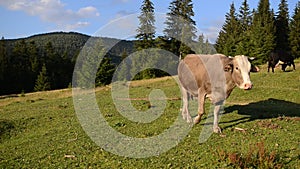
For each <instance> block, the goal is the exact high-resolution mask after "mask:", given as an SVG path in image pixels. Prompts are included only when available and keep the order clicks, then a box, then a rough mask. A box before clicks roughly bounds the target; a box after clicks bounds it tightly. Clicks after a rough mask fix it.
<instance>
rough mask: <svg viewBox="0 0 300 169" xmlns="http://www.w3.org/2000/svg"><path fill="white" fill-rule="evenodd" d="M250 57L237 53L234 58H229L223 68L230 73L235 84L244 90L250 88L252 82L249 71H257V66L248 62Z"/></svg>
mask: <svg viewBox="0 0 300 169" xmlns="http://www.w3.org/2000/svg"><path fill="white" fill-rule="evenodd" d="M250 59H253V58H248V57H247V56H244V55H238V56H235V57H234V58H230V61H229V62H228V63H227V65H225V67H224V69H225V71H227V72H230V73H231V77H232V79H233V81H234V82H235V84H236V85H237V86H238V87H239V88H241V89H244V90H250V89H251V88H252V82H251V80H250V72H258V71H259V69H258V67H256V66H254V65H252V64H251V63H250V61H249V60H250Z"/></svg>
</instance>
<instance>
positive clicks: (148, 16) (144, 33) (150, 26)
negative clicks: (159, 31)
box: [135, 0, 155, 50]
mask: <svg viewBox="0 0 300 169" xmlns="http://www.w3.org/2000/svg"><path fill="white" fill-rule="evenodd" d="M138 18H139V21H140V25H139V27H138V29H137V32H138V34H137V35H136V39H137V41H136V42H135V48H136V49H137V50H141V49H148V48H151V47H154V38H155V26H154V23H155V16H154V7H153V3H152V2H151V1H150V0H144V1H143V5H142V6H141V15H140V16H139V17H138Z"/></svg>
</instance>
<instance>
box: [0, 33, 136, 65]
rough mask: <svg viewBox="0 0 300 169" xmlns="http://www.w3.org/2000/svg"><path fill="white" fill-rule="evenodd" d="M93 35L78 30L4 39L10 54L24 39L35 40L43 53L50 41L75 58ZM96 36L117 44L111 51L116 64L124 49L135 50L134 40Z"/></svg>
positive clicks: (107, 42)
mask: <svg viewBox="0 0 300 169" xmlns="http://www.w3.org/2000/svg"><path fill="white" fill-rule="evenodd" d="M91 37H92V36H89V35H85V34H82V33H78V32H51V33H42V34H36V35H32V36H29V37H25V38H18V39H2V40H4V41H5V42H6V47H7V51H8V53H9V54H10V53H11V52H12V50H13V48H14V46H15V44H16V43H17V42H20V41H22V40H24V41H25V42H26V43H30V42H34V43H35V45H36V46H37V48H38V49H39V52H41V53H43V52H44V51H43V48H44V47H45V46H46V44H47V43H49V42H50V43H51V44H52V46H53V48H54V49H55V51H56V52H57V53H60V54H64V53H66V52H67V55H68V56H69V58H72V59H75V58H74V56H76V55H78V54H79V52H80V50H81V49H82V48H83V46H84V45H85V43H86V42H87V41H88V40H89V38H91ZM95 38H101V40H102V41H103V43H104V46H112V45H113V44H116V45H115V46H113V47H112V48H111V49H110V51H109V53H110V55H111V58H112V60H113V63H115V64H118V63H119V62H120V61H121V60H120V59H121V58H119V57H120V56H121V54H122V52H124V50H125V51H126V52H127V53H132V52H133V43H134V42H133V41H128V40H120V39H116V38H109V37H95ZM41 53H40V54H41Z"/></svg>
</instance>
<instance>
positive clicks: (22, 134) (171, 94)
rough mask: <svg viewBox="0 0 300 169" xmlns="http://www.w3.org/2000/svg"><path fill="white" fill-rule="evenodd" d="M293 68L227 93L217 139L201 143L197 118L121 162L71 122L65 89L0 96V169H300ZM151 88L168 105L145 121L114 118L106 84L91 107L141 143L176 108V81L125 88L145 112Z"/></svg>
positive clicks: (299, 99)
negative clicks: (155, 147) (149, 152)
mask: <svg viewBox="0 0 300 169" xmlns="http://www.w3.org/2000/svg"><path fill="white" fill-rule="evenodd" d="M296 65H297V67H296V69H297V70H296V71H289V70H291V68H290V67H288V69H287V70H288V72H281V70H280V69H279V68H277V69H276V70H275V73H267V70H266V66H262V67H261V71H260V72H259V73H253V74H251V80H252V82H253V83H254V88H253V89H252V90H251V91H243V90H240V89H238V88H236V89H234V91H233V92H232V94H231V96H230V97H229V99H228V100H227V101H226V105H225V109H224V113H223V115H222V118H221V120H220V123H219V124H220V127H221V128H222V131H223V135H218V134H213V135H211V137H209V139H208V140H207V141H206V142H204V143H201V144H200V143H199V134H200V132H201V130H202V128H203V125H204V121H205V119H206V118H208V117H204V119H203V120H202V121H201V123H200V124H198V125H195V126H193V127H192V129H191V131H190V132H189V133H188V135H187V136H186V137H185V138H184V139H183V140H182V141H181V142H179V143H178V145H177V146H175V147H174V148H172V149H170V150H169V151H167V152H165V153H162V154H160V155H158V156H154V157H149V158H138V159H136V158H128V157H122V156H118V155H115V154H112V153H110V152H107V151H105V150H104V149H102V148H101V147H99V146H97V145H96V144H95V143H94V142H93V141H92V140H91V139H90V138H89V137H88V136H87V134H86V133H85V132H84V131H83V129H82V127H81V125H80V123H79V121H78V119H77V116H76V113H75V110H74V107H73V100H72V91H71V89H64V90H57V91H48V92H37V93H28V94H23V95H14V96H13V95H12V96H7V97H0V168H300V60H296ZM153 89H161V90H163V91H164V92H165V95H166V97H167V98H170V99H168V100H167V104H166V109H165V111H164V112H163V114H162V115H161V116H160V117H159V118H158V119H156V120H154V121H153V122H151V123H146V124H140V123H137V122H132V121H130V120H128V119H126V118H124V117H123V116H122V115H121V114H119V113H118V112H117V110H116V108H115V106H114V103H113V102H112V99H111V90H110V86H106V87H102V88H97V89H96V98H97V103H98V105H99V108H100V110H101V113H102V114H103V116H104V117H105V119H106V121H107V122H108V123H109V124H110V126H111V127H112V128H114V129H116V130H117V131H119V132H121V133H123V134H125V135H128V136H132V137H139V138H147V137H151V136H155V135H159V134H160V133H161V132H163V131H164V130H165V129H168V127H169V126H170V125H172V123H173V122H174V120H175V119H176V118H177V116H178V115H179V113H180V108H181V100H180V99H178V98H180V90H179V88H178V86H177V83H176V82H175V80H173V79H172V78H171V77H165V78H159V79H153V80H142V81H135V82H132V83H131V84H130V96H131V98H134V99H133V100H132V101H131V102H132V104H133V105H134V107H135V108H136V109H138V110H141V111H145V110H147V109H149V107H151V105H150V103H149V101H148V100H147V99H143V98H147V97H148V95H149V94H150V92H151V91H152V90H153ZM191 102H192V103H191V105H192V107H195V106H196V105H197V103H196V100H193V101H191ZM209 108H210V104H209V101H208V100H207V103H206V110H207V112H208V110H209ZM191 109H192V110H191V114H192V116H195V115H196V111H195V110H194V109H193V108H191ZM206 115H207V113H206Z"/></svg>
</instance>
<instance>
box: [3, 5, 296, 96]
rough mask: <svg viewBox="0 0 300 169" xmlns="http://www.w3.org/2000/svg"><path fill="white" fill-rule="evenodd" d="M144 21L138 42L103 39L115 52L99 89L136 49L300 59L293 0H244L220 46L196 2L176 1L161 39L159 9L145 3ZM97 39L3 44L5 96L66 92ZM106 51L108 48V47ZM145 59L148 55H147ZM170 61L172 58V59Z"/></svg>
mask: <svg viewBox="0 0 300 169" xmlns="http://www.w3.org/2000/svg"><path fill="white" fill-rule="evenodd" d="M140 10H141V12H140V15H139V17H138V20H139V23H140V24H139V26H138V28H137V30H136V32H137V34H136V37H135V40H130V41H129V40H119V39H114V38H104V37H93V38H98V39H99V40H101V42H102V43H103V48H105V46H111V44H115V43H116V45H114V47H113V48H111V49H109V50H108V51H107V52H106V54H105V56H104V59H103V60H102V62H101V63H100V64H99V68H98V72H97V75H96V79H95V82H96V83H95V84H96V86H101V85H107V84H109V83H110V82H111V79H112V76H113V73H114V70H115V69H116V67H117V66H118V64H119V63H121V61H122V60H124V59H125V58H126V57H127V56H129V55H130V54H132V53H134V52H135V51H141V50H143V49H149V48H159V49H163V50H166V51H169V52H170V53H172V54H175V55H176V56H178V57H179V59H181V58H184V57H185V55H187V54H189V53H199V54H213V53H222V54H225V55H227V56H235V55H239V54H243V55H247V56H251V57H252V56H254V57H256V58H257V59H256V60H255V64H264V63H266V62H267V59H268V56H269V54H270V52H272V51H275V50H285V51H289V52H291V54H292V56H293V57H294V58H299V57H300V2H299V1H298V3H297V5H296V6H295V8H294V9H291V10H293V11H292V12H291V13H292V15H290V11H289V10H290V9H289V8H288V2H287V0H281V1H280V4H278V8H277V9H272V8H271V7H270V2H269V0H260V1H259V3H258V5H257V8H255V9H250V7H249V4H248V1H247V0H244V2H243V3H242V4H241V6H240V7H236V5H235V4H234V3H232V4H231V5H230V6H229V11H228V12H227V13H226V16H225V22H224V24H223V26H222V28H221V30H220V32H219V35H218V38H217V40H216V42H215V44H211V43H210V42H209V41H208V39H207V38H206V37H205V36H204V35H203V34H201V33H200V32H197V31H196V22H195V21H194V19H193V18H194V17H195V16H194V15H195V11H196V12H197V10H195V9H194V8H193V1H192V0H173V1H171V3H170V5H169V8H168V13H167V18H166V21H165V28H164V31H163V33H164V35H163V36H156V28H155V26H154V25H155V15H154V14H155V6H154V4H153V3H152V2H151V0H143V2H142V5H141V7H140ZM90 38H91V36H88V35H84V34H81V33H76V32H69V33H66V32H53V33H46V34H39V35H34V36H31V37H28V38H20V39H5V37H2V39H1V40H0V95H6V94H15V93H26V92H33V91H44V90H53V89H62V88H66V87H70V86H72V83H71V82H72V75H73V69H74V65H75V62H76V59H77V56H78V55H79V53H80V51H81V49H82V48H83V47H84V45H85V43H86V42H87V41H88V39H90ZM104 50H105V49H104ZM143 57H147V55H144V56H143ZM166 59H167V58H166ZM128 64H131V66H132V67H144V66H145V65H144V63H143V62H141V61H134V60H132V61H131V62H128ZM124 72H125V74H122V75H121V76H124V77H125V76H126V77H128V78H124V79H125V80H131V79H145V78H155V77H161V76H166V75H168V74H167V73H165V72H162V71H159V70H155V69H147V70H144V71H142V72H140V73H139V74H137V75H134V76H130V71H128V72H126V71H124Z"/></svg>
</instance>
